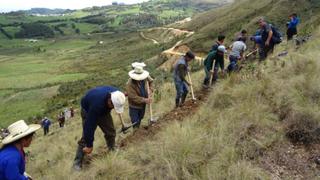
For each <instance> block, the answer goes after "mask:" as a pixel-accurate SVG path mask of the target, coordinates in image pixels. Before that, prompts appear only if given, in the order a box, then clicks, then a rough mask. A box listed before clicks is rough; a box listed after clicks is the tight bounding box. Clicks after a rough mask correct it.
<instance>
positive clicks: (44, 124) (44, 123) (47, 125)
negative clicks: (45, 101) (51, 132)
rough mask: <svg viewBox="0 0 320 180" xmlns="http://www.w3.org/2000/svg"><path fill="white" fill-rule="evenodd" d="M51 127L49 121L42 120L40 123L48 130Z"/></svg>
mask: <svg viewBox="0 0 320 180" xmlns="http://www.w3.org/2000/svg"><path fill="white" fill-rule="evenodd" d="M50 125H51V121H50V120H49V119H44V120H43V121H42V127H44V128H48V127H49V126H50Z"/></svg>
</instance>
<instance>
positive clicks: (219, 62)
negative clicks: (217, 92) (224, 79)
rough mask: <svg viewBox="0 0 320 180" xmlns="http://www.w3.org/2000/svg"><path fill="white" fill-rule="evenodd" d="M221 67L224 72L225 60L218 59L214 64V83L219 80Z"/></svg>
mask: <svg viewBox="0 0 320 180" xmlns="http://www.w3.org/2000/svg"><path fill="white" fill-rule="evenodd" d="M219 67H220V68H221V70H222V71H223V70H224V60H223V59H217V60H216V62H215V63H214V71H213V82H216V81H217V80H218V72H219Z"/></svg>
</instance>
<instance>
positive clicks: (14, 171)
mask: <svg viewBox="0 0 320 180" xmlns="http://www.w3.org/2000/svg"><path fill="white" fill-rule="evenodd" d="M19 164H20V163H19V162H18V160H17V159H9V160H8V162H7V165H6V167H5V169H4V171H5V172H4V173H5V177H6V178H7V179H15V180H28V178H27V177H25V176H24V175H22V174H20V171H19Z"/></svg>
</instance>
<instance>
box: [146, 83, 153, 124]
mask: <svg viewBox="0 0 320 180" xmlns="http://www.w3.org/2000/svg"><path fill="white" fill-rule="evenodd" d="M146 81H147V90H148V98H149V99H151V97H152V95H151V90H150V84H149V81H148V80H146ZM149 111H150V119H152V118H153V111H152V103H150V104H149Z"/></svg>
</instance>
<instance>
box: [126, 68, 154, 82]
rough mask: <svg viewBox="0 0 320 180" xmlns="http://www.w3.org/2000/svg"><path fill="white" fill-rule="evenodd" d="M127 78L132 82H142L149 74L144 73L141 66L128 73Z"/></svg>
mask: <svg viewBox="0 0 320 180" xmlns="http://www.w3.org/2000/svg"><path fill="white" fill-rule="evenodd" d="M129 76H130V78H131V79H133V80H136V81H142V80H145V79H147V77H148V76H149V72H148V71H145V70H144V69H143V67H141V66H136V67H134V69H133V70H132V71H130V72H129Z"/></svg>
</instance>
